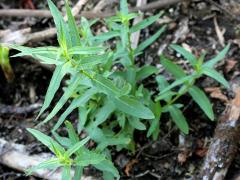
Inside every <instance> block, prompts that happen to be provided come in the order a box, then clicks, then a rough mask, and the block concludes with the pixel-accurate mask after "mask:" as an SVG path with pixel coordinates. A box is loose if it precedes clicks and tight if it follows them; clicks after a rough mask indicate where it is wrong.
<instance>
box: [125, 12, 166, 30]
mask: <svg viewBox="0 0 240 180" xmlns="http://www.w3.org/2000/svg"><path fill="white" fill-rule="evenodd" d="M162 14H163V12H160V13H159V14H157V15H155V16H150V17H149V18H147V19H144V20H142V21H140V22H139V23H137V24H135V25H134V26H132V27H131V28H130V32H131V33H133V32H136V31H139V30H141V29H144V28H146V27H148V26H150V25H151V24H153V23H154V22H155V21H156V20H158V19H159V18H160V16H162Z"/></svg>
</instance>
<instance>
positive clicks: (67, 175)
mask: <svg viewBox="0 0 240 180" xmlns="http://www.w3.org/2000/svg"><path fill="white" fill-rule="evenodd" d="M71 179H72V178H71V166H70V165H66V166H64V167H63V171H62V180H71Z"/></svg>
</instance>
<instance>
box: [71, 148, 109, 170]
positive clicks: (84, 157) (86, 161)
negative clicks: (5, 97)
mask: <svg viewBox="0 0 240 180" xmlns="http://www.w3.org/2000/svg"><path fill="white" fill-rule="evenodd" d="M104 160H105V157H104V156H103V155H101V154H98V153H95V152H92V151H89V150H85V151H83V153H82V154H81V156H77V157H76V159H75V163H76V164H77V165H79V166H83V167H85V166H88V165H90V164H91V165H95V164H99V163H101V162H102V161H104Z"/></svg>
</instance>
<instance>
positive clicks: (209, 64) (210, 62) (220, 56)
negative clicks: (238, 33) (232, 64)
mask: <svg viewBox="0 0 240 180" xmlns="http://www.w3.org/2000/svg"><path fill="white" fill-rule="evenodd" d="M229 48H230V44H228V45H227V46H226V47H225V48H224V49H223V50H222V51H221V52H220V53H219V54H218V55H217V56H215V57H214V58H212V59H210V60H208V61H207V62H206V63H204V64H203V67H209V68H213V67H214V65H215V64H216V63H217V62H218V61H220V60H222V59H223V58H224V57H225V55H226V54H227V52H228V51H229Z"/></svg>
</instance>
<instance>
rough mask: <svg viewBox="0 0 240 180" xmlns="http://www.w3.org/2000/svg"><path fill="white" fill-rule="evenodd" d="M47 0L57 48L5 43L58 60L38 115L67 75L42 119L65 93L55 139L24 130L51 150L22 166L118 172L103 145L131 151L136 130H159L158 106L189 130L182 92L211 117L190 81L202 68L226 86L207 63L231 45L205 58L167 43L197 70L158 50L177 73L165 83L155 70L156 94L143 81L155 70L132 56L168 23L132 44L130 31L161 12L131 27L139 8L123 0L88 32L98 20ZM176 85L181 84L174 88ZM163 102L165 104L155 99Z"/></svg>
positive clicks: (107, 175) (106, 176)
mask: <svg viewBox="0 0 240 180" xmlns="http://www.w3.org/2000/svg"><path fill="white" fill-rule="evenodd" d="M48 4H49V8H50V10H51V13H52V15H53V18H54V22H55V25H56V28H57V39H58V43H59V47H39V48H28V47H23V46H17V45H10V47H12V48H14V49H17V50H19V51H20V53H19V54H17V55H15V56H24V55H30V56H32V57H35V58H38V59H40V61H41V62H42V63H45V64H54V65H56V68H55V71H54V73H53V76H52V79H51V81H50V85H49V87H48V90H47V93H46V97H45V101H44V104H43V106H42V108H41V110H40V113H39V115H38V117H37V118H39V117H40V116H41V114H42V113H43V112H44V111H45V110H47V108H49V105H50V103H51V102H52V100H53V98H54V96H55V94H56V92H57V90H58V89H59V87H60V83H61V81H62V79H63V78H64V77H65V76H66V75H69V77H70V78H69V80H67V81H66V87H64V88H63V91H64V93H63V95H62V96H61V98H60V99H59V100H58V102H57V103H56V105H55V106H54V107H53V109H52V110H51V112H50V114H49V115H48V116H47V117H46V118H45V119H44V120H43V121H42V122H41V123H40V124H43V123H48V122H49V121H50V120H51V119H52V118H53V117H55V116H56V114H57V113H58V112H59V111H60V110H61V109H62V108H63V106H64V105H65V104H66V102H67V101H69V100H70V105H69V106H68V107H67V108H66V109H65V111H64V112H63V113H62V114H61V115H60V117H59V119H58V121H57V122H56V124H55V126H54V127H53V128H52V135H53V137H54V139H55V140H54V139H52V138H51V137H49V136H46V135H44V134H43V133H41V132H39V131H38V130H34V129H28V130H29V132H30V133H32V134H33V135H34V136H35V137H36V138H37V139H38V140H39V141H41V142H42V143H43V144H44V145H46V146H47V147H48V148H49V149H50V150H51V151H52V152H53V153H54V154H55V156H56V157H55V158H53V159H51V160H49V161H46V162H43V163H41V164H40V165H38V166H36V167H33V168H32V169H30V170H29V171H28V173H31V172H33V171H35V170H37V169H41V168H49V169H56V168H58V167H62V168H63V175H62V179H64V180H67V179H71V175H70V172H71V169H74V171H75V175H74V177H73V178H74V179H76V180H77V179H78V180H79V179H80V177H81V175H82V170H83V168H84V167H85V166H88V165H92V166H94V167H95V168H97V169H99V170H101V171H102V172H103V177H104V179H114V178H117V179H119V178H120V176H119V173H118V171H117V169H116V168H115V167H114V165H113V163H112V161H111V151H110V148H109V147H112V146H116V149H117V150H121V149H123V148H126V149H129V150H131V151H132V152H133V153H134V151H135V143H134V138H133V134H134V131H135V130H141V131H144V130H147V136H148V137H149V136H152V137H153V138H154V139H156V138H157V137H158V135H159V131H160V129H159V124H160V117H161V113H164V112H169V113H170V115H171V117H172V119H173V121H174V122H175V123H176V125H177V126H178V127H179V128H180V130H181V131H183V132H184V133H188V131H189V130H188V124H187V122H186V120H185V118H184V116H183V114H182V113H181V110H180V108H181V107H182V106H183V105H181V104H177V103H176V101H177V100H178V98H179V97H180V96H182V95H183V94H185V93H187V92H188V93H190V95H191V96H192V97H193V99H194V100H195V101H196V102H197V103H198V105H199V106H200V107H201V108H202V109H203V111H204V112H205V113H206V114H207V116H208V117H209V118H210V119H212V120H213V118H214V117H213V112H212V107H211V105H210V102H209V100H208V98H207V97H206V95H205V94H204V93H203V91H201V90H200V89H199V88H197V87H196V86H194V82H195V81H196V79H197V78H199V77H200V76H201V75H203V74H206V75H208V76H210V77H213V78H216V76H218V77H219V78H217V80H218V81H219V82H220V83H222V84H223V85H225V86H228V84H227V82H226V80H224V78H222V76H221V75H220V74H219V73H218V72H216V71H215V70H214V69H213V65H214V64H215V63H217V62H218V61H219V60H220V59H222V58H223V57H224V55H225V54H226V52H227V51H228V48H229V46H227V47H226V48H225V49H224V50H223V51H222V52H221V53H220V54H219V55H218V56H216V57H215V58H213V59H212V60H210V61H208V62H206V63H203V56H201V57H200V58H197V57H195V56H193V55H192V54H190V53H189V52H188V51H186V50H185V49H183V48H181V47H179V46H177V45H173V46H172V48H173V49H175V50H176V51H177V52H179V53H180V54H182V55H183V56H184V57H185V58H186V59H187V60H188V61H189V62H190V63H191V65H192V66H193V67H194V70H195V71H194V73H193V74H190V75H188V74H186V73H185V72H184V71H183V70H182V69H181V68H180V67H179V66H177V65H175V64H174V63H172V62H171V61H170V60H168V59H167V58H165V57H163V56H162V57H161V63H162V64H163V66H164V67H165V68H166V70H167V71H169V72H170V73H172V74H173V75H174V76H175V77H176V81H175V82H173V83H172V84H170V85H169V84H168V83H167V82H166V80H165V78H164V77H163V76H161V75H158V76H157V77H156V81H157V82H158V85H159V91H160V93H159V95H157V96H156V97H154V96H153V92H151V91H150V90H148V89H147V88H145V87H144V84H143V83H142V81H143V80H144V79H146V78H148V77H149V76H152V75H154V74H155V75H157V74H158V73H159V70H158V68H156V67H154V66H151V65H144V66H141V67H138V66H137V65H136V64H135V58H136V57H137V56H139V55H141V54H142V53H143V52H144V50H145V49H146V48H147V47H148V46H150V45H151V44H152V43H153V42H154V41H155V40H156V39H158V38H159V37H160V35H161V34H162V33H163V32H164V30H165V28H166V26H163V27H161V28H159V30H157V32H156V33H155V34H154V35H152V36H151V37H150V38H148V39H146V40H145V41H143V42H141V43H140V44H139V46H138V47H137V48H133V47H132V45H131V41H130V36H131V34H132V33H134V32H136V31H139V30H141V29H144V28H146V27H148V26H149V25H151V24H153V23H154V22H155V21H156V20H158V19H159V17H160V16H161V15H162V13H160V14H157V15H155V16H151V17H149V18H147V19H145V20H143V21H141V22H139V23H138V24H136V25H133V26H131V21H132V19H134V18H135V17H137V16H138V14H137V13H129V12H128V4H127V2H126V0H121V1H120V12H118V13H117V15H116V16H113V17H110V18H107V19H106V20H105V24H106V26H107V27H108V32H106V33H103V34H100V35H94V33H92V31H91V26H92V25H93V24H94V23H95V22H96V21H88V20H87V19H85V18H82V19H81V24H80V26H78V25H77V24H76V22H75V20H74V18H73V16H72V13H71V10H70V8H69V5H68V2H67V1H66V3H65V7H66V12H67V16H68V21H67V22H65V21H64V20H63V17H62V15H61V13H60V12H59V11H58V9H57V8H56V6H55V5H54V4H53V3H52V1H51V0H48ZM109 41H111V42H114V43H115V44H114V46H112V48H110V46H109ZM119 65H120V66H121V68H120V69H117V70H114V68H113V67H115V66H119ZM179 86H180V89H178V91H174V90H175V89H176V87H179ZM173 89H174V90H173ZM154 98H155V100H153V99H154ZM164 101H165V102H166V103H165V104H166V105H164V106H161V103H162V102H164ZM75 109H77V110H78V114H79V118H78V124H77V127H76V130H75V128H74V127H73V126H72V124H71V123H70V122H69V121H65V120H66V119H67V117H68V116H69V115H70V114H71V113H72V111H73V110H75ZM64 122H65V125H66V127H67V130H68V137H61V136H60V135H58V134H57V133H56V130H57V129H58V128H59V127H60V126H62V124H63V123H64ZM82 131H84V132H85V133H86V134H87V137H86V138H85V139H83V140H80V139H79V136H78V134H79V133H81V132H82ZM90 139H91V140H92V141H94V142H95V143H96V148H95V149H92V150H89V149H87V147H85V146H84V145H85V144H86V143H87V142H88V141H89V140H90Z"/></svg>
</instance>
